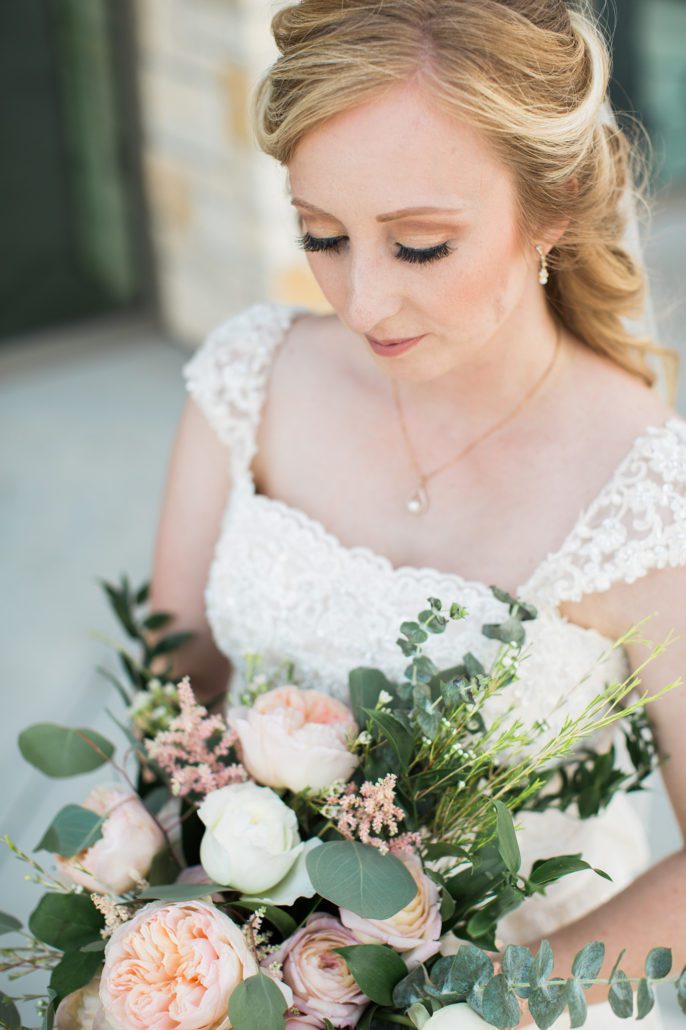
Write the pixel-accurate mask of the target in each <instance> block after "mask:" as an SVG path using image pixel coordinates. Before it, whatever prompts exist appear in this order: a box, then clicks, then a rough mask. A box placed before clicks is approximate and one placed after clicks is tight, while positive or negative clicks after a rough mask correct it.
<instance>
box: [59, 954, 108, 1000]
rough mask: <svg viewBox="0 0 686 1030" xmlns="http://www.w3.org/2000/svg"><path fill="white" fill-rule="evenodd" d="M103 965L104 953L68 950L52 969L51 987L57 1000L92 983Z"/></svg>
mask: <svg viewBox="0 0 686 1030" xmlns="http://www.w3.org/2000/svg"><path fill="white" fill-rule="evenodd" d="M101 965H102V954H101V953H98V952H90V951H85V952H84V951H81V950H80V949H79V950H76V951H67V952H66V953H65V954H64V956H63V957H62V959H61V960H60V961H59V962H58V964H57V965H56V966H55V968H54V969H53V971H52V975H51V977H50V987H51V988H52V989H53V991H55V992H56V994H57V1000H58V1001H59V1000H61V999H62V998H66V996H67V995H68V994H71V993H72V991H78V990H79V989H80V988H81V987H85V986H86V984H88V983H90V981H91V980H92V979H93V977H94V976H95V974H96V973H97V972H98V970H99V969H100V966H101Z"/></svg>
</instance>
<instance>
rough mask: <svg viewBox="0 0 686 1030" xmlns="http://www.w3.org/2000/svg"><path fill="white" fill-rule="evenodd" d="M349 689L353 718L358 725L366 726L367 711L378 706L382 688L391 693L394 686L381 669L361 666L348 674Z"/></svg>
mask: <svg viewBox="0 0 686 1030" xmlns="http://www.w3.org/2000/svg"><path fill="white" fill-rule="evenodd" d="M348 690H349V692H350V708H351V710H352V713H353V718H354V719H355V722H356V723H357V724H358V726H364V723H365V711H366V710H368V709H371V708H375V707H376V703H377V701H378V700H379V694H380V693H381V691H382V690H385V691H386V692H387V693H388V694H391V693H392V692H393V690H394V687H393V684H392V683H391V682H390V680H388V679H387V678H386V676H384V674H383V673H382V672H380V671H379V669H368V668H365V667H363V666H359V667H358V668H356V669H352V671H351V672H350V673H349V674H348Z"/></svg>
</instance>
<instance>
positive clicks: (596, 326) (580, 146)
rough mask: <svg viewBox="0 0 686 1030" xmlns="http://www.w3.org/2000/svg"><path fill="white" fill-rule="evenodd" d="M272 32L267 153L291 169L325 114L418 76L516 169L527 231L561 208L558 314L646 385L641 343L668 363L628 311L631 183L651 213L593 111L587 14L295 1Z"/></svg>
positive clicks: (530, 5)
mask: <svg viewBox="0 0 686 1030" xmlns="http://www.w3.org/2000/svg"><path fill="white" fill-rule="evenodd" d="M271 27H272V32H273V35H274V39H275V41H276V44H277V46H278V48H279V51H280V57H279V58H278V59H277V60H276V61H275V62H274V64H273V65H272V66H271V68H269V69H268V71H267V72H266V73H265V75H264V76H263V77H262V79H261V80H260V82H259V83H258V85H257V88H256V91H255V94H254V97H253V122H254V130H255V136H256V140H257V143H258V145H259V147H260V148H261V149H262V150H263V151H264V152H265V153H267V154H269V155H270V156H272V157H274V158H275V159H276V160H277V161H279V162H280V163H281V164H283V165H286V164H287V163H288V161H289V160H290V157H291V155H292V154H293V152H294V150H295V147H296V146H297V144H298V142H299V141H300V140H301V139H302V137H303V136H304V135H305V134H306V133H307V132H309V131H311V130H312V129H314V128H316V127H318V126H320V125H321V124H323V123H324V122H325V121H326V120H327V119H329V118H331V117H332V116H333V115H335V114H338V113H339V112H341V111H344V110H346V109H348V108H351V107H353V106H357V105H359V104H362V103H364V102H365V101H368V100H371V99H373V98H374V97H375V96H378V95H379V94H380V93H383V92H384V91H386V90H388V89H391V88H393V87H394V86H395V85H397V84H399V83H404V82H407V81H408V80H410V79H412V78H416V79H418V80H419V81H420V82H421V83H422V84H424V85H426V87H427V89H428V91H429V93H430V95H431V96H432V97H433V98H434V100H435V102H436V103H437V104H438V105H439V106H440V107H441V109H442V110H444V111H447V112H449V113H452V114H454V115H455V116H456V117H459V118H464V119H466V120H467V121H469V122H470V123H471V124H472V125H473V126H474V127H475V128H477V129H478V130H480V131H481V132H482V134H483V136H484V137H485V139H486V140H487V141H488V142H489V143H490V144H491V146H492V148H493V150H494V152H495V154H496V156H497V157H499V158H500V159H501V160H502V161H503V162H504V163H505V164H506V165H507V166H508V167H509V168H510V169H511V171H512V173H513V175H514V181H515V185H516V190H515V194H516V198H517V209H518V217H519V222H520V231H521V233H522V238H523V239H527V240H532V241H533V240H535V239H537V236H538V234H539V233H540V232H541V230H543V229H545V227H546V226H550V225H552V224H553V223H554V222H555V221H556V220H557V219H562V218H564V217H566V218H568V219H569V222H568V225H567V227H566V229H565V231H564V233H563V234H562V236H561V238H560V239H559V240H558V242H557V244H556V245H555V246H554V247H553V248H552V249H551V251H550V253H549V255H548V258H549V270H550V281H549V283H548V286H547V288H546V289H547V296H548V301H549V303H550V305H551V306H552V307H553V309H554V310H555V311H556V312H557V313H558V316H559V318H560V319H561V321H562V322H563V324H564V325H566V327H567V328H568V329H569V330H570V331H571V332H572V333H574V334H575V335H577V336H578V337H580V338H581V339H582V340H584V342H585V343H586V344H588V346H589V347H591V348H592V349H593V350H595V351H597V352H598V353H600V354H603V355H606V356H607V357H608V358H610V359H612V360H613V361H615V362H616V363H617V364H618V365H620V366H621V367H622V368H624V369H627V370H628V371H629V372H631V373H633V374H635V375H637V376H640V377H642V378H643V380H644V381H645V382H646V383H647V384H648V385H650V386H653V385H654V383H655V380H656V375H655V373H654V371H652V370H651V368H650V367H649V364H648V361H647V356H648V354H649V353H653V354H658V355H660V356H661V357H662V358H663V359H665V358H668V359H669V360H670V361H672V362H674V363H676V361H678V357H677V355H676V352H674V351H672V350H671V349H668V348H663V347H660V346H657V345H656V344H655V343H653V342H652V341H651V340H650V339H647V338H640V337H637V336H635V335H633V334H632V333H631V332H630V331H629V330H628V329H627V327H626V326H625V325H624V324H623V321H622V318H628V319H635V318H640V316H641V314H642V312H643V307H644V304H645V299H646V295H647V290H646V275H645V271H644V269H643V268H642V267H641V266H640V264H639V263H638V262H637V260H636V259H635V258H634V257H633V256H632V254H631V253H630V251H629V250H628V249H627V246H626V244H625V243H624V242H623V239H622V237H623V234H624V230H625V227H626V211H625V210H624V208H623V198H624V199H626V196H627V191H628V196H629V197H630V198H633V201H634V203H637V204H638V205H639V209H641V210H644V211H647V210H648V200H647V191H646V186H645V183H646V181H647V167H648V166H647V160H646V157H645V156H644V155H643V154H642V153H641V151H640V150H639V147H638V145H637V144H636V142H634V141H632V140H631V139H630V138H629V136H628V135H627V134H626V132H625V131H624V130H622V129H620V128H618V126H617V125H616V124H608V123H607V119H603V117H602V109H603V103H604V101H605V100H606V94H607V89H608V81H609V75H610V55H609V52H608V47H607V44H606V42H605V39H604V37H603V34H602V32H601V30H600V29H599V27H598V25H597V22H596V20H595V18H594V16H593V15H592V13H591V12H590V10H588V9H586V8H584V9H578V10H577V9H569V8H568V7H567V5H566V4H565V3H564V0H301V2H299V3H292V4H290V5H288V6H287V7H284V8H282V9H281V10H279V11H278V12H277V13H276V14H275V15H274V17H273V19H272V22H271ZM675 368H676V365H675V364H674V365H673V366H672V370H671V374H670V371H669V369H668V375H667V377H668V381H669V383H670V389H671V390H672V391H673V390H674V386H675V381H676V374H675Z"/></svg>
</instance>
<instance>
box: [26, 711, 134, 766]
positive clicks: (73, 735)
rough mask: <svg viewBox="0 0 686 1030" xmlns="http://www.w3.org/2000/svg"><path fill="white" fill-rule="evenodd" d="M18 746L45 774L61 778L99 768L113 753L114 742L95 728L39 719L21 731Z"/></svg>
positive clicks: (28, 759)
mask: <svg viewBox="0 0 686 1030" xmlns="http://www.w3.org/2000/svg"><path fill="white" fill-rule="evenodd" d="M19 750H20V751H21V753H22V755H23V756H24V758H25V759H26V761H27V762H30V763H31V765H33V766H35V767H36V769H40V771H41V772H42V773H45V775H46V776H52V777H53V778H55V779H61V778H63V777H65V776H78V775H80V774H81V773H86V772H91V771H92V770H93V769H98V768H99V767H100V766H101V765H104V763H105V762H107V761H109V759H110V758H111V757H112V755H113V754H114V744H112V743H111V742H110V741H109V740H107V739H106V738H105V737H103V736H101V735H100V734H99V733H96V732H95V730H89V729H86V728H81V727H75V728H74V727H67V726H58V725H57V724H56V723H51V722H39V723H35V724H34V725H33V726H29V727H28V729H25V730H24V731H23V732H22V733H20V734H19Z"/></svg>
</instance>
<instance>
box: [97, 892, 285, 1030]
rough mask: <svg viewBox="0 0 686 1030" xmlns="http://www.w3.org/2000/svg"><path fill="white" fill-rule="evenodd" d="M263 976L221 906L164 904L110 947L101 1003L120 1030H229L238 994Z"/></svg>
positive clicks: (127, 926)
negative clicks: (254, 978) (249, 979)
mask: <svg viewBox="0 0 686 1030" xmlns="http://www.w3.org/2000/svg"><path fill="white" fill-rule="evenodd" d="M258 971H259V969H258V965H257V962H256V961H255V958H254V957H253V955H252V952H251V951H250V950H249V948H248V945H247V943H246V940H245V938H244V937H243V934H242V933H241V930H240V929H239V927H238V926H236V924H235V923H234V922H233V921H232V920H231V919H229V917H228V916H226V915H224V913H223V912H220V911H219V909H217V908H215V907H214V905H212V904H210V903H208V902H205V901H187V902H177V903H173V904H171V903H167V902H163V901H157V902H153V903H152V904H150V905H146V906H145V907H144V908H142V909H141V910H140V911H139V912H138V913H137V915H136V916H134V918H133V919H132V920H131V921H130V922H128V923H124V924H122V925H121V926H119V927H117V929H116V930H115V931H114V933H113V934H112V936H111V937H110V939H109V941H108V942H107V947H106V948H105V967H104V969H103V972H102V977H101V980H100V1001H101V1003H102V1007H103V1009H104V1011H105V1015H106V1017H107V1020H108V1022H109V1025H110V1026H111V1027H112V1030H190V1028H191V1027H202V1028H203V1030H228V1028H229V1027H230V1026H231V1024H230V1022H229V1018H228V1014H227V1006H228V1003H229V998H230V997H231V994H232V992H233V990H234V988H235V987H237V986H238V984H239V983H241V981H243V980H245V979H247V977H249V976H252V975H253V974H255V973H257V972H258ZM284 994H285V998H284V1009H285V1008H286V1006H287V1005H288V1004H290V1001H291V997H290V992H287V991H284Z"/></svg>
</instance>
